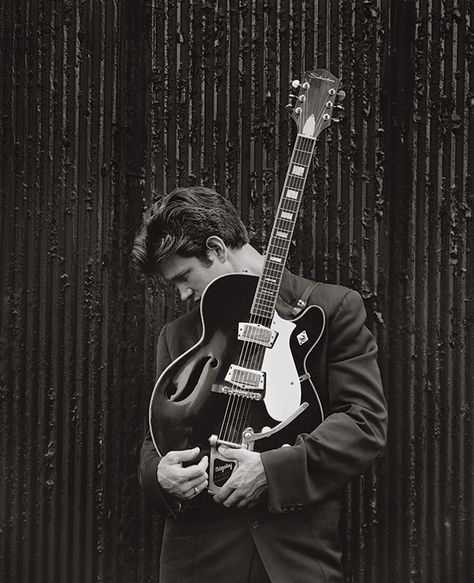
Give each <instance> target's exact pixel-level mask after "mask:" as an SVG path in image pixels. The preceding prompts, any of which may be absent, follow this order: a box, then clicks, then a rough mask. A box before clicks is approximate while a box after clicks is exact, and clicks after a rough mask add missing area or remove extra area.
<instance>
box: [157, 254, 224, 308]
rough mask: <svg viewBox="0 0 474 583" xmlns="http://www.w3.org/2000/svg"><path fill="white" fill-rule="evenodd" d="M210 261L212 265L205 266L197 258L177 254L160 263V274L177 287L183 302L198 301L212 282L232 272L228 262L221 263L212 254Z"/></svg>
mask: <svg viewBox="0 0 474 583" xmlns="http://www.w3.org/2000/svg"><path fill="white" fill-rule="evenodd" d="M209 259H210V261H211V263H210V265H205V264H204V263H203V262H202V261H201V260H200V259H198V258H197V257H182V256H181V255H176V254H175V255H172V256H171V257H170V258H169V259H164V260H163V261H161V262H160V267H159V273H160V275H161V276H162V277H163V278H164V279H165V280H166V281H167V282H168V283H171V284H173V285H174V286H175V287H176V289H177V290H178V292H179V295H180V296H181V299H182V300H183V301H184V300H189V299H192V300H193V301H197V300H199V299H200V297H201V295H202V292H203V291H204V289H205V288H206V286H207V285H208V284H209V283H210V282H211V281H212V280H214V279H216V277H219V276H220V275H224V274H225V273H230V272H231V271H232V269H231V267H230V265H229V263H228V262H227V261H225V262H223V261H220V260H219V259H218V258H217V257H216V256H215V255H214V254H213V253H210V255H209Z"/></svg>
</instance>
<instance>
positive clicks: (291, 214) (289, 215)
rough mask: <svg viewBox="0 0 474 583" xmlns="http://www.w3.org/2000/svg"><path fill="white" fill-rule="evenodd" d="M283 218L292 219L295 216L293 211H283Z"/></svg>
mask: <svg viewBox="0 0 474 583" xmlns="http://www.w3.org/2000/svg"><path fill="white" fill-rule="evenodd" d="M281 218H282V219H286V220H287V221H291V219H292V218H293V213H287V212H285V211H281Z"/></svg>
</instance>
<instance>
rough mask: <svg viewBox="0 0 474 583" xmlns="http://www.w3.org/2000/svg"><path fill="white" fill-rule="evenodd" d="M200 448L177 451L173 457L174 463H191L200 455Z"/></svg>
mask: <svg viewBox="0 0 474 583" xmlns="http://www.w3.org/2000/svg"><path fill="white" fill-rule="evenodd" d="M199 451H200V449H199V447H193V448H192V449H183V450H181V451H175V452H174V456H173V458H174V459H173V461H174V462H175V463H180V462H189V461H191V460H193V459H194V458H195V457H197V456H198V455H199Z"/></svg>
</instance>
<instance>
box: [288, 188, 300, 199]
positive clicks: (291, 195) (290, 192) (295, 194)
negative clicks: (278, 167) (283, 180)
mask: <svg viewBox="0 0 474 583" xmlns="http://www.w3.org/2000/svg"><path fill="white" fill-rule="evenodd" d="M286 196H287V197H288V198H298V192H297V191H296V190H290V189H288V190H287V191H286Z"/></svg>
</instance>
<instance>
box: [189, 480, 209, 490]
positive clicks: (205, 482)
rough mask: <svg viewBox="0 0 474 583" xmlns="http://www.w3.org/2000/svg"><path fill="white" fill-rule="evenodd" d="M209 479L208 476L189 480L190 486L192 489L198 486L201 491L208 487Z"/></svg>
mask: <svg viewBox="0 0 474 583" xmlns="http://www.w3.org/2000/svg"><path fill="white" fill-rule="evenodd" d="M207 485H208V479H207V477H204V478H197V479H196V480H192V481H190V482H188V487H189V488H190V489H192V488H197V489H198V490H199V491H200V492H202V491H203V490H204V489H205V488H207Z"/></svg>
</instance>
